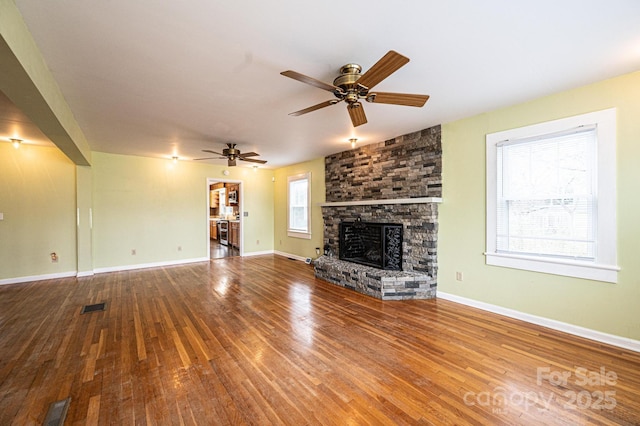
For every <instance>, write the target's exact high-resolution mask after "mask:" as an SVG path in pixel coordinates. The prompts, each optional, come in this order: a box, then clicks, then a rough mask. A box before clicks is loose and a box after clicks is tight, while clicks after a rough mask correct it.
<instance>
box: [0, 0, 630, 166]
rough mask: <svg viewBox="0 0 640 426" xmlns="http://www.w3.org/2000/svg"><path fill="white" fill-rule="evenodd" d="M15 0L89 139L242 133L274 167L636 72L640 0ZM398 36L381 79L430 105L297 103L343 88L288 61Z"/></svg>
mask: <svg viewBox="0 0 640 426" xmlns="http://www.w3.org/2000/svg"><path fill="white" fill-rule="evenodd" d="M16 4H17V6H18V8H19V10H20V11H21V13H22V14H23V16H24V20H25V22H26V24H27V26H28V27H29V30H30V31H31V33H32V34H33V37H34V39H35V41H36V43H37V44H38V46H39V48H40V50H41V52H42V54H43V56H44V58H45V60H46V62H47V64H48V66H49V67H50V69H51V72H52V73H53V76H54V78H55V79H56V81H57V82H58V84H59V85H60V88H61V90H62V93H63V94H64V96H65V97H66V100H67V102H68V103H69V105H70V107H71V109H72V110H73V112H74V114H75V116H76V119H77V121H78V123H79V125H80V127H81V128H82V130H83V131H84V133H85V135H86V137H87V139H88V141H89V144H90V146H91V148H92V149H93V150H94V151H102V152H111V153H120V154H129V155H140V156H149V157H167V156H171V155H174V154H177V155H179V156H180V157H181V158H186V159H192V158H198V157H203V156H206V155H205V154H204V153H202V152H201V150H202V149H213V150H216V151H219V150H221V149H222V148H223V147H224V144H225V143H227V142H233V143H237V144H238V148H239V149H240V150H241V151H244V152H247V151H256V152H259V153H260V154H261V156H260V157H259V158H261V159H264V160H268V163H267V165H266V166H267V167H278V166H283V165H289V164H293V163H297V162H300V161H305V160H309V159H313V158H318V157H322V156H325V155H328V154H332V153H335V152H339V151H343V150H346V149H349V145H348V142H347V140H348V139H349V138H351V137H357V138H358V139H359V141H360V142H361V143H373V142H378V141H382V140H385V139H389V138H392V137H395V136H399V135H402V134H406V133H409V132H413V131H417V130H420V129H424V128H427V127H430V126H432V125H435V124H440V123H446V122H450V121H453V120H456V119H459V118H463V117H467V116H471V115H475V114H478V113H481V112H485V111H490V110H494V109H496V108H500V107H504V106H509V105H513V104H515V103H519V102H523V101H527V100H530V99H534V98H537V97H540V96H544V95H547V94H551V93H555V92H558V91H562V90H565V89H569V88H573V87H577V86H581V85H584V84H587V83H590V82H594V81H598V80H602V79H606V78H609V77H613V76H616V75H621V74H624V73H628V72H632V71H635V70H638V69H640V1H637V0H607V1H603V0H563V1H558V0H536V1H528V2H524V1H513V0H485V1H477V0H455V1H442V0H439V1H435V0H428V1H427V0H402V1H395V2H391V1H388V0H369V1H366V2H363V1H359V2H356V1H349V0H325V1H322V2H320V1H318V2H314V3H310V2H303V1H299V0H278V1H270V2H269V1H264V0H236V1H205V0H171V1H159V0H135V1H131V0H109V1H104V0H58V1H42V0H16ZM391 49H393V50H396V51H398V52H399V53H401V54H403V55H405V56H408V57H409V58H411V62H409V63H408V64H407V65H405V66H404V67H403V68H401V69H400V70H398V71H397V72H396V73H394V74H393V75H391V76H390V77H389V78H387V79H386V80H384V81H383V82H382V83H380V84H379V85H378V86H376V90H380V91H386V92H405V93H419V94H428V95H430V96H431V99H430V100H429V101H428V102H427V104H426V105H425V106H424V107H423V108H413V107H406V106H396V105H384V104H370V103H366V102H365V103H364V107H365V111H366V114H367V117H368V119H369V123H368V124H365V125H363V126H360V127H358V128H355V129H354V128H353V127H352V125H351V121H350V119H349V115H348V113H347V110H346V105H345V104H344V103H339V104H337V105H334V106H331V107H328V108H324V109H321V110H318V111H314V112H311V113H309V114H306V115H303V116H299V117H293V116H289V115H288V113H290V112H292V111H297V110H299V109H302V108H305V107H308V106H311V105H314V104H317V103H320V102H323V101H326V100H329V99H331V98H332V97H333V95H332V94H331V93H329V92H326V91H323V90H320V89H318V88H315V87H312V86H309V85H305V84H303V83H300V82H298V81H295V80H292V79H289V78H286V77H283V76H281V75H280V72H281V71H284V70H288V69H292V70H295V71H298V72H301V73H303V74H306V75H308V76H311V77H314V78H316V79H319V80H322V81H325V82H327V83H331V82H332V81H333V79H334V78H335V77H336V76H337V74H338V69H339V68H340V67H341V66H342V65H344V64H346V63H350V62H355V63H358V64H360V65H362V67H363V70H364V71H366V70H367V69H368V68H369V67H371V66H372V65H373V64H374V63H375V62H376V61H377V60H378V59H379V58H380V57H382V56H383V55H384V54H385V53H386V52H387V51H389V50H391ZM2 110H3V109H2V108H0V111H2ZM5 110H6V108H5ZM7 122H8V121H7V120H4V121H1V122H0V125H6V123H7ZM210 162H211V163H214V164H225V162H224V161H223V160H211V161H210ZM248 164H249V163H239V165H248Z"/></svg>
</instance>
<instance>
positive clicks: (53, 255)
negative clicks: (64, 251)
mask: <svg viewBox="0 0 640 426" xmlns="http://www.w3.org/2000/svg"><path fill="white" fill-rule="evenodd" d="M50 256H51V263H58V255H57V254H56V252H55V251H54V252H53V253H51V255H50Z"/></svg>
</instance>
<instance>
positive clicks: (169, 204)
mask: <svg viewBox="0 0 640 426" xmlns="http://www.w3.org/2000/svg"><path fill="white" fill-rule="evenodd" d="M92 159H93V167H92V169H93V259H94V260H93V262H94V265H93V266H94V269H97V270H101V269H110V268H118V267H121V266H127V265H145V264H153V263H163V262H174V261H182V260H185V261H186V260H197V259H203V258H208V257H209V240H208V239H207V227H208V224H209V222H208V219H209V209H208V204H207V194H208V190H207V188H208V186H207V179H209V178H213V179H229V180H237V181H242V184H243V195H244V201H243V204H242V208H243V211H245V212H248V216H247V217H244V218H243V222H242V225H243V231H242V235H243V236H244V239H243V252H244V254H245V255H247V254H251V252H260V251H268V250H273V182H272V176H273V172H272V171H270V170H264V169H258V170H256V171H254V170H253V169H250V168H247V167H229V168H227V167H223V166H217V165H215V166H214V165H208V164H204V163H194V162H185V161H180V162H178V163H177V164H174V163H173V162H171V161H169V160H164V159H156V158H145V157H133V156H125V155H115V154H105V153H99V152H94V153H93V156H92ZM227 169H228V170H229V172H230V173H229V175H228V176H225V175H223V174H222V172H223V170H227ZM257 241H260V243H259V244H257ZM178 247H181V250H178ZM133 249H135V250H136V254H135V255H132V254H131V251H132V250H133Z"/></svg>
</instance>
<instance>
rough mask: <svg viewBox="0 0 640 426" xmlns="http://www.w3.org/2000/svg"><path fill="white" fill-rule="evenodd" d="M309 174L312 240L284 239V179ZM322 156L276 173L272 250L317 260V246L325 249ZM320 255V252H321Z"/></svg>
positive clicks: (285, 184) (285, 186)
mask: <svg viewBox="0 0 640 426" xmlns="http://www.w3.org/2000/svg"><path fill="white" fill-rule="evenodd" d="M307 172H311V239H310V240H305V239H302V238H294V237H289V236H287V177H289V176H294V175H298V174H301V173H307ZM325 191H326V190H325V185H324V157H323V158H318V159H315V160H312V161H307V162H304V163H298V164H294V165H292V166H288V167H282V168H280V169H277V170H276V171H275V194H274V214H275V222H274V248H275V251H276V252H279V253H283V254H291V255H294V256H296V257H299V258H306V257H310V258H316V257H318V256H317V255H316V247H320V250H322V247H323V246H324V243H323V241H324V221H323V220H322V209H321V207H320V203H324V201H325ZM321 253H322V251H321Z"/></svg>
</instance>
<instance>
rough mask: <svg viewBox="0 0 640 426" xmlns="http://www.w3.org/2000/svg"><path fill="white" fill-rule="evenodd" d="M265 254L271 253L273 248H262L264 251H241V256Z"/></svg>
mask: <svg viewBox="0 0 640 426" xmlns="http://www.w3.org/2000/svg"><path fill="white" fill-rule="evenodd" d="M265 254H273V250H264V251H251V252H249V253H246V252H245V253H242V257H248V256H262V255H265Z"/></svg>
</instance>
